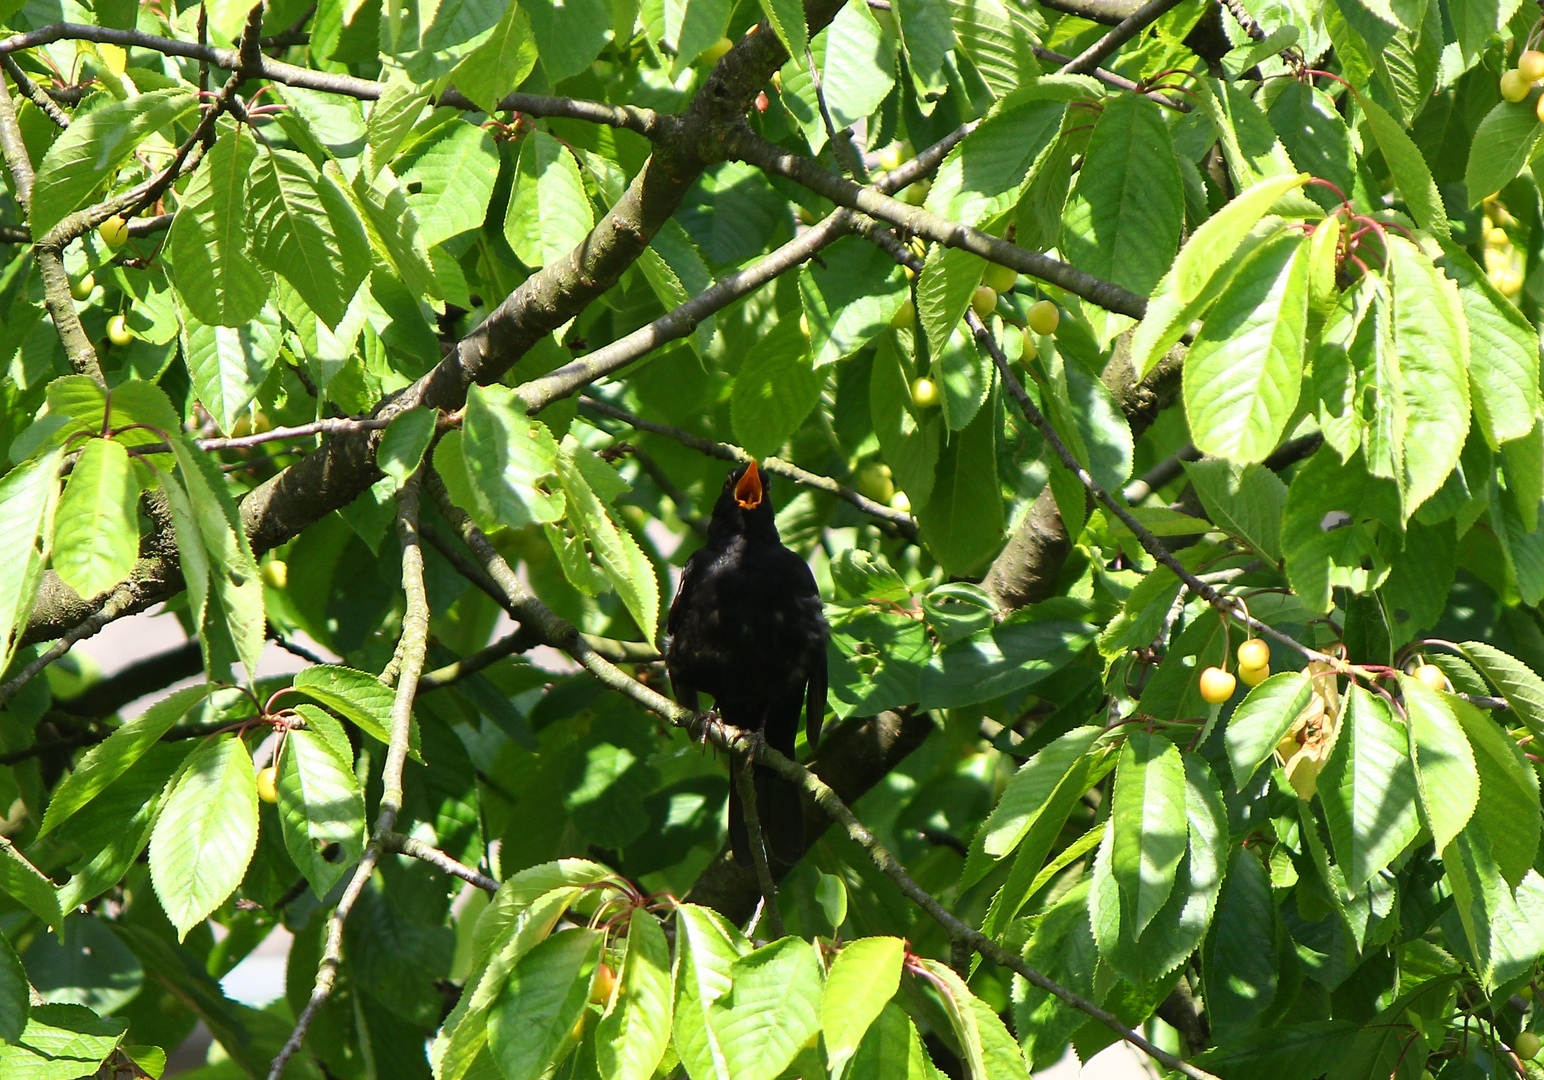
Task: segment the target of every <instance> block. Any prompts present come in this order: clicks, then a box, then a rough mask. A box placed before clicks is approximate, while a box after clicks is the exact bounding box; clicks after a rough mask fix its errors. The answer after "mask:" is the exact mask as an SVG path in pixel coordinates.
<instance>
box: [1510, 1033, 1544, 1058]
mask: <svg viewBox="0 0 1544 1080" xmlns="http://www.w3.org/2000/svg"><path fill="white" fill-rule="evenodd" d="M1541 1046H1544V1039H1540V1038H1539V1037H1538V1035H1537V1034H1535V1033H1534V1032H1532V1031H1524V1032H1522V1033H1520V1034H1519V1035H1518V1036H1517V1040H1516V1041H1515V1042H1513V1043H1512V1049H1513V1050H1516V1051H1517V1056H1518V1057H1520V1058H1522V1059H1523V1060H1524V1061H1532V1060H1533V1059H1534V1058H1536V1057H1538V1056H1539V1048H1540V1047H1541Z"/></svg>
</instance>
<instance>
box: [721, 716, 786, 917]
mask: <svg viewBox="0 0 1544 1080" xmlns="http://www.w3.org/2000/svg"><path fill="white" fill-rule="evenodd" d="M754 736H755V743H756V745H757V746H760V747H765V745H766V741H765V740H764V739H762V737H761V732H759V731H758V732H755V733H754ZM753 756H754V754H753V752H747V753H744V754H736V755H735V756H734V766H733V767H734V774H735V775H734V780H735V784H736V785H737V786H738V788H739V790H740V803H741V806H742V807H743V808H744V812H745V831H746V833H747V834H748V835H749V836H750V841H751V844H750V846H751V862H752V863H754V864H755V867H756V881H757V883H758V884H759V885H760V886H761V897H762V901H763V911H764V912H765V915H766V920H767V929H768V931H770V932H771V934H772V940H774V941H776V940H777V939H779V938H781V937H782V936H783V917H782V915H781V913H780V912H779V911H778V910H777V883H776V882H774V881H773V880H772V867H771V866H770V865H768V863H767V849H766V845H765V843H763V841H762V837H761V814H760V813H759V812H758V811H757V809H756V766H755V764H754V763H753V761H752V758H753Z"/></svg>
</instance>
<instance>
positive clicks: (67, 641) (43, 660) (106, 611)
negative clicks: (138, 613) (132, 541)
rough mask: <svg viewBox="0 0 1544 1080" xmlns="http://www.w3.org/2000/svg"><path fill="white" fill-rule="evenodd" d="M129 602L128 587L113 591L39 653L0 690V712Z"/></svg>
mask: <svg viewBox="0 0 1544 1080" xmlns="http://www.w3.org/2000/svg"><path fill="white" fill-rule="evenodd" d="M133 602H134V593H133V590H132V589H131V588H130V587H129V586H128V583H125V584H123V585H120V586H118V587H117V588H116V589H114V590H113V593H112V595H111V596H109V597H108V598H107V602H106V603H105V604H103V605H102V606H101V608H99V609H98V610H97V611H96V612H95V613H94V614H92V615H90V616H89V617H87V618H85V619H83V620H82V621H81V622H79V623H77V624H76V625H75V627H74V628H73V629H72V630H71V631H70V632H69V633H67V634H65V635H64V636H63V637H61V638H60V639H59V640H58V641H56V642H54V643H53V644H52V645H50V646H49V647H48V648H47V649H45V650H44V651H43V652H41V653H39V654H38V655H37V657H36V659H34V660H33V661H32V662H31V663H29V664H27V666H26V667H24V668H22V669H21V670H20V671H19V672H17V673H16V676H15V677H14V678H12V679H11V680H10V681H9V682H7V683H6V684H5V685H4V686H0V708H3V707H4V706H5V703H6V702H7V701H10V700H11V698H12V697H14V696H15V695H16V691H18V690H20V689H21V688H22V687H23V686H26V685H27V683H28V682H30V681H31V680H32V677H33V676H34V675H36V674H37V673H38V672H40V671H42V670H43V669H44V668H46V667H47V666H48V665H49V664H52V663H53V662H54V661H55V660H57V659H59V658H60V657H61V656H63V655H64V654H65V653H67V652H69V651H70V650H71V649H72V648H74V646H75V643H76V642H77V641H84V640H85V639H86V638H88V637H91V636H92V635H93V634H95V633H96V632H97V631H98V630H101V629H102V627H104V626H106V625H107V624H108V623H110V622H112V621H113V620H114V619H116V618H117V617H118V616H119V615H120V614H121V613H122V612H123V611H125V610H126V609H127V608H128V606H129V605H130V604H131V603H133Z"/></svg>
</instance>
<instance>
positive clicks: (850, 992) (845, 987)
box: [820, 937, 906, 1077]
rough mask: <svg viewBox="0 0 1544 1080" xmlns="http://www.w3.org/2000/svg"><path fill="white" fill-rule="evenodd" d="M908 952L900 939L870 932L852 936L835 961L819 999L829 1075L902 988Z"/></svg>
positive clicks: (835, 1072)
mask: <svg viewBox="0 0 1544 1080" xmlns="http://www.w3.org/2000/svg"><path fill="white" fill-rule="evenodd" d="M905 953H906V945H905V942H903V941H902V940H901V939H900V938H894V937H866V938H858V939H857V940H856V941H849V942H848V943H847V944H846V945H844V946H843V947H842V951H841V952H839V953H837V954H836V959H835V960H833V961H832V962H831V970H830V971H829V972H827V974H826V990H825V996H824V997H823V998H822V999H821V1003H820V1026H821V1030H822V1031H823V1032H824V1033H825V1039H826V1061H827V1062H828V1063H829V1065H830V1069H831V1075H833V1076H836V1077H840V1076H841V1075H842V1071H843V1069H844V1068H845V1067H846V1065H847V1062H848V1061H849V1060H850V1059H851V1058H852V1056H853V1055H854V1054H856V1053H857V1052H858V1047H859V1046H860V1045H861V1044H862V1042H863V1038H864V1036H865V1035H866V1034H867V1033H868V1029H869V1026H870V1025H871V1024H873V1023H874V1021H875V1020H877V1019H878V1018H879V1014H880V1013H881V1012H882V1011H883V1010H884V1007H885V1003H886V1002H888V1001H889V1000H890V999H891V998H892V997H894V996H895V992H896V990H898V989H899V988H900V985H901V962H902V961H903V960H904V959H905Z"/></svg>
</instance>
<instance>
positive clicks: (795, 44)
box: [761, 0, 810, 67]
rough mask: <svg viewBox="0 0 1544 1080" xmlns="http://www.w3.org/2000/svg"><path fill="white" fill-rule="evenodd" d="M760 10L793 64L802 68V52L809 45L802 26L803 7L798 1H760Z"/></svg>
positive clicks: (806, 32) (808, 36)
mask: <svg viewBox="0 0 1544 1080" xmlns="http://www.w3.org/2000/svg"><path fill="white" fill-rule="evenodd" d="M761 10H762V12H763V13H764V14H765V15H766V17H767V22H768V23H769V24H771V26H772V32H773V33H774V34H776V35H777V40H779V41H781V42H782V43H783V48H785V49H787V50H788V55H789V57H790V58H791V59H792V61H793V63H794V64H795V65H798V66H801V67H802V66H803V65H804V62H805V61H804V50H805V49H807V48H809V43H810V35H809V30H808V29H806V27H805V25H804V5H803V4H801V3H800V2H799V0H761Z"/></svg>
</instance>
